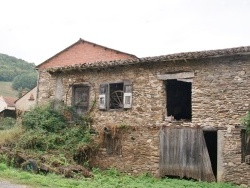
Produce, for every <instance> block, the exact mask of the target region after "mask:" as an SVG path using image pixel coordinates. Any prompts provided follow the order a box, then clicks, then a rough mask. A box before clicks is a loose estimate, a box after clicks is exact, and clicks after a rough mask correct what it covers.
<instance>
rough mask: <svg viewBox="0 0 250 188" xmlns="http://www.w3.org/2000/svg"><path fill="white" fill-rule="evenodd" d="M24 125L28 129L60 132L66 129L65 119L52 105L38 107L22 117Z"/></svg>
mask: <svg viewBox="0 0 250 188" xmlns="http://www.w3.org/2000/svg"><path fill="white" fill-rule="evenodd" d="M22 124H23V126H24V127H25V128H26V129H43V130H46V131H48V132H58V131H60V130H61V129H63V128H65V127H66V120H65V117H64V116H63V115H62V114H61V113H60V112H59V111H57V110H55V109H54V108H52V106H51V105H44V106H37V107H35V108H34V109H33V110H32V111H30V112H27V113H25V114H24V115H23V116H22Z"/></svg>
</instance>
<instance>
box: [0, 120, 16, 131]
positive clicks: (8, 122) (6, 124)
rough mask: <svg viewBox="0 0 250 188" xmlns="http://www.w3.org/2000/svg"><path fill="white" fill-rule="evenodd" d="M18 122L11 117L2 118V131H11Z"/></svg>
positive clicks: (0, 127) (0, 125)
mask: <svg viewBox="0 0 250 188" xmlns="http://www.w3.org/2000/svg"><path fill="white" fill-rule="evenodd" d="M15 124H16V120H15V119H14V118H11V117H6V118H0V130H5V129H10V128H12V127H14V125H15Z"/></svg>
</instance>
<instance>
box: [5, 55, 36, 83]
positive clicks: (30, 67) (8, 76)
mask: <svg viewBox="0 0 250 188" xmlns="http://www.w3.org/2000/svg"><path fill="white" fill-rule="evenodd" d="M28 73H36V71H35V64H34V63H28V62H27V61H24V60H22V59H18V58H16V57H13V56H9V55H6V54H0V81H6V82H11V81H13V79H14V78H15V77H16V76H18V75H22V74H28Z"/></svg>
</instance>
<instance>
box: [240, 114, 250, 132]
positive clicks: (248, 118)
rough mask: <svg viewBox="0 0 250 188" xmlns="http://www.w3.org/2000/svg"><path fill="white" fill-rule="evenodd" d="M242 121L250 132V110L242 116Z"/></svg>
mask: <svg viewBox="0 0 250 188" xmlns="http://www.w3.org/2000/svg"><path fill="white" fill-rule="evenodd" d="M241 122H242V124H243V125H245V126H246V130H247V132H248V133H250V111H248V112H247V114H246V115H245V116H244V117H243V118H242V120H241Z"/></svg>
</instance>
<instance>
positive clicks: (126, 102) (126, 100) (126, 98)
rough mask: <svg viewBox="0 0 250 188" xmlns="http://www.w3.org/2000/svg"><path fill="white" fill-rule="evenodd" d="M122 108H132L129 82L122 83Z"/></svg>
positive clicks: (130, 84)
mask: <svg viewBox="0 0 250 188" xmlns="http://www.w3.org/2000/svg"><path fill="white" fill-rule="evenodd" d="M123 91H124V93H123V108H126V109H127V108H132V83H131V81H129V80H125V81H124V82H123Z"/></svg>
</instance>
